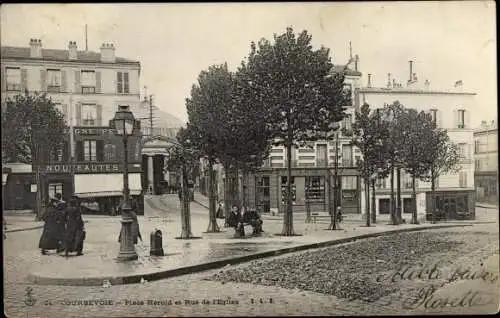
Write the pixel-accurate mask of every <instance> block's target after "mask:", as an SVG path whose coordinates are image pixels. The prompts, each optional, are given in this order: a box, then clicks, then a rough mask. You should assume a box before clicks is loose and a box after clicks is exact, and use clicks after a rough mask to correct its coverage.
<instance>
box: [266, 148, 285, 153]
mask: <svg viewBox="0 0 500 318" xmlns="http://www.w3.org/2000/svg"><path fill="white" fill-rule="evenodd" d="M269 152H270V153H283V149H279V148H273V149H271V150H270V151H269Z"/></svg>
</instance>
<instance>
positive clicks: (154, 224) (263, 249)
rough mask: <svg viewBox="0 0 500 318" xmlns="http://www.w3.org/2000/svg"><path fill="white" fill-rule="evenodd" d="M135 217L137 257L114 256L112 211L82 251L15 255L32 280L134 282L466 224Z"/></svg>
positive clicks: (92, 225)
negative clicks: (288, 228) (230, 223)
mask: <svg viewBox="0 0 500 318" xmlns="http://www.w3.org/2000/svg"><path fill="white" fill-rule="evenodd" d="M139 222H140V227H141V233H142V236H143V240H144V242H139V244H138V245H137V246H136V251H137V253H138V255H139V259H138V260H137V261H131V262H128V263H117V262H116V261H115V257H116V256H117V254H118V252H119V243H118V242H117V237H118V233H119V231H120V226H121V225H120V222H119V218H113V217H109V218H100V219H97V218H94V219H93V218H88V224H87V225H86V230H87V239H86V241H85V245H84V255H83V256H80V257H69V258H68V259H66V258H65V257H63V256H58V255H55V254H52V255H46V256H42V255H40V253H39V251H38V250H32V251H21V252H20V253H21V254H23V255H19V256H20V257H22V258H24V259H29V260H30V261H31V262H32V264H33V267H32V269H31V271H30V272H29V275H28V277H29V279H30V280H31V281H32V282H33V283H38V284H50V285H85V286H100V285H102V284H103V282H104V281H105V280H108V281H110V282H111V284H113V285H116V284H128V283H138V282H140V281H141V279H142V278H144V279H145V280H156V279H162V278H167V277H172V276H177V275H183V274H187V273H193V272H196V271H203V270H207V269H213V268H218V267H223V266H228V265H229V264H236V263H240V262H245V261H249V260H252V259H258V258H263V257H269V256H274V255H277V254H282V253H289V252H293V251H298V250H303V249H308V248H317V247H323V246H329V245H333V244H340V243H345V242H349V241H352V240H356V239H360V238H366V237H373V236H379V235H383V234H385V233H389V232H401V231H414V230H423V229H428V228H443V227H452V226H466V225H464V224H459V225H457V224H450V225H440V224H434V225H427V224H426V225H409V224H407V225H401V226H397V227H395V226H389V225H382V224H377V225H376V226H373V227H370V228H366V227H359V224H355V223H352V222H346V223H344V224H343V225H342V228H343V229H342V230H338V231H327V230H326V228H327V227H328V224H322V223H316V224H305V223H304V222H303V221H302V222H299V221H296V222H294V228H295V232H296V233H297V234H301V236H293V237H282V236H277V235H275V234H277V233H280V232H281V230H282V226H283V225H282V220H276V221H274V220H268V221H266V222H265V223H264V231H265V233H263V235H262V236H261V237H250V235H249V234H250V233H251V227H246V228H245V231H246V233H247V235H248V236H247V238H243V239H234V238H233V234H234V230H233V229H224V228H222V223H223V220H218V222H219V226H220V227H221V230H222V232H220V233H203V232H204V231H206V229H207V225H208V219H207V218H206V217H203V218H202V217H194V218H193V219H192V234H194V235H195V236H201V237H202V238H201V239H192V240H177V239H175V237H176V236H178V235H179V234H180V232H181V225H180V218H179V217H177V216H167V217H166V218H147V217H139ZM155 228H158V229H160V230H162V232H163V248H164V251H165V256H164V257H151V256H149V246H148V245H149V233H150V232H151V231H153V230H154V229H155ZM8 243H9V240H8V239H7V240H6V241H4V244H5V248H6V249H8V248H9V244H8ZM54 269H57V270H54Z"/></svg>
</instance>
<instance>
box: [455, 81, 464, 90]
mask: <svg viewBox="0 0 500 318" xmlns="http://www.w3.org/2000/svg"><path fill="white" fill-rule="evenodd" d="M463 85H464V82H462V80H459V81H456V82H455V88H456V89H457V90H458V91H459V92H461V91H462V89H463Z"/></svg>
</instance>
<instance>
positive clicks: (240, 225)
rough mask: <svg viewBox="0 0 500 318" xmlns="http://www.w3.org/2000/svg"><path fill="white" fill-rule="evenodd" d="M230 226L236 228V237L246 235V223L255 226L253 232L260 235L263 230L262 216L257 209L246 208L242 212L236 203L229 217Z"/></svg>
mask: <svg viewBox="0 0 500 318" xmlns="http://www.w3.org/2000/svg"><path fill="white" fill-rule="evenodd" d="M227 223H228V225H229V226H230V227H232V228H234V233H235V237H245V224H250V225H251V226H252V228H253V234H254V235H259V234H260V233H262V232H264V231H263V230H262V224H263V223H264V222H263V221H262V218H261V217H260V215H259V213H257V211H255V210H245V212H243V213H241V211H240V210H239V208H238V207H237V206H236V205H234V206H233V207H232V208H231V213H230V214H229V217H228V219H227Z"/></svg>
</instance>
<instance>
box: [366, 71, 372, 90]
mask: <svg viewBox="0 0 500 318" xmlns="http://www.w3.org/2000/svg"><path fill="white" fill-rule="evenodd" d="M366 87H372V74H368V84H367V85H366Z"/></svg>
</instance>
